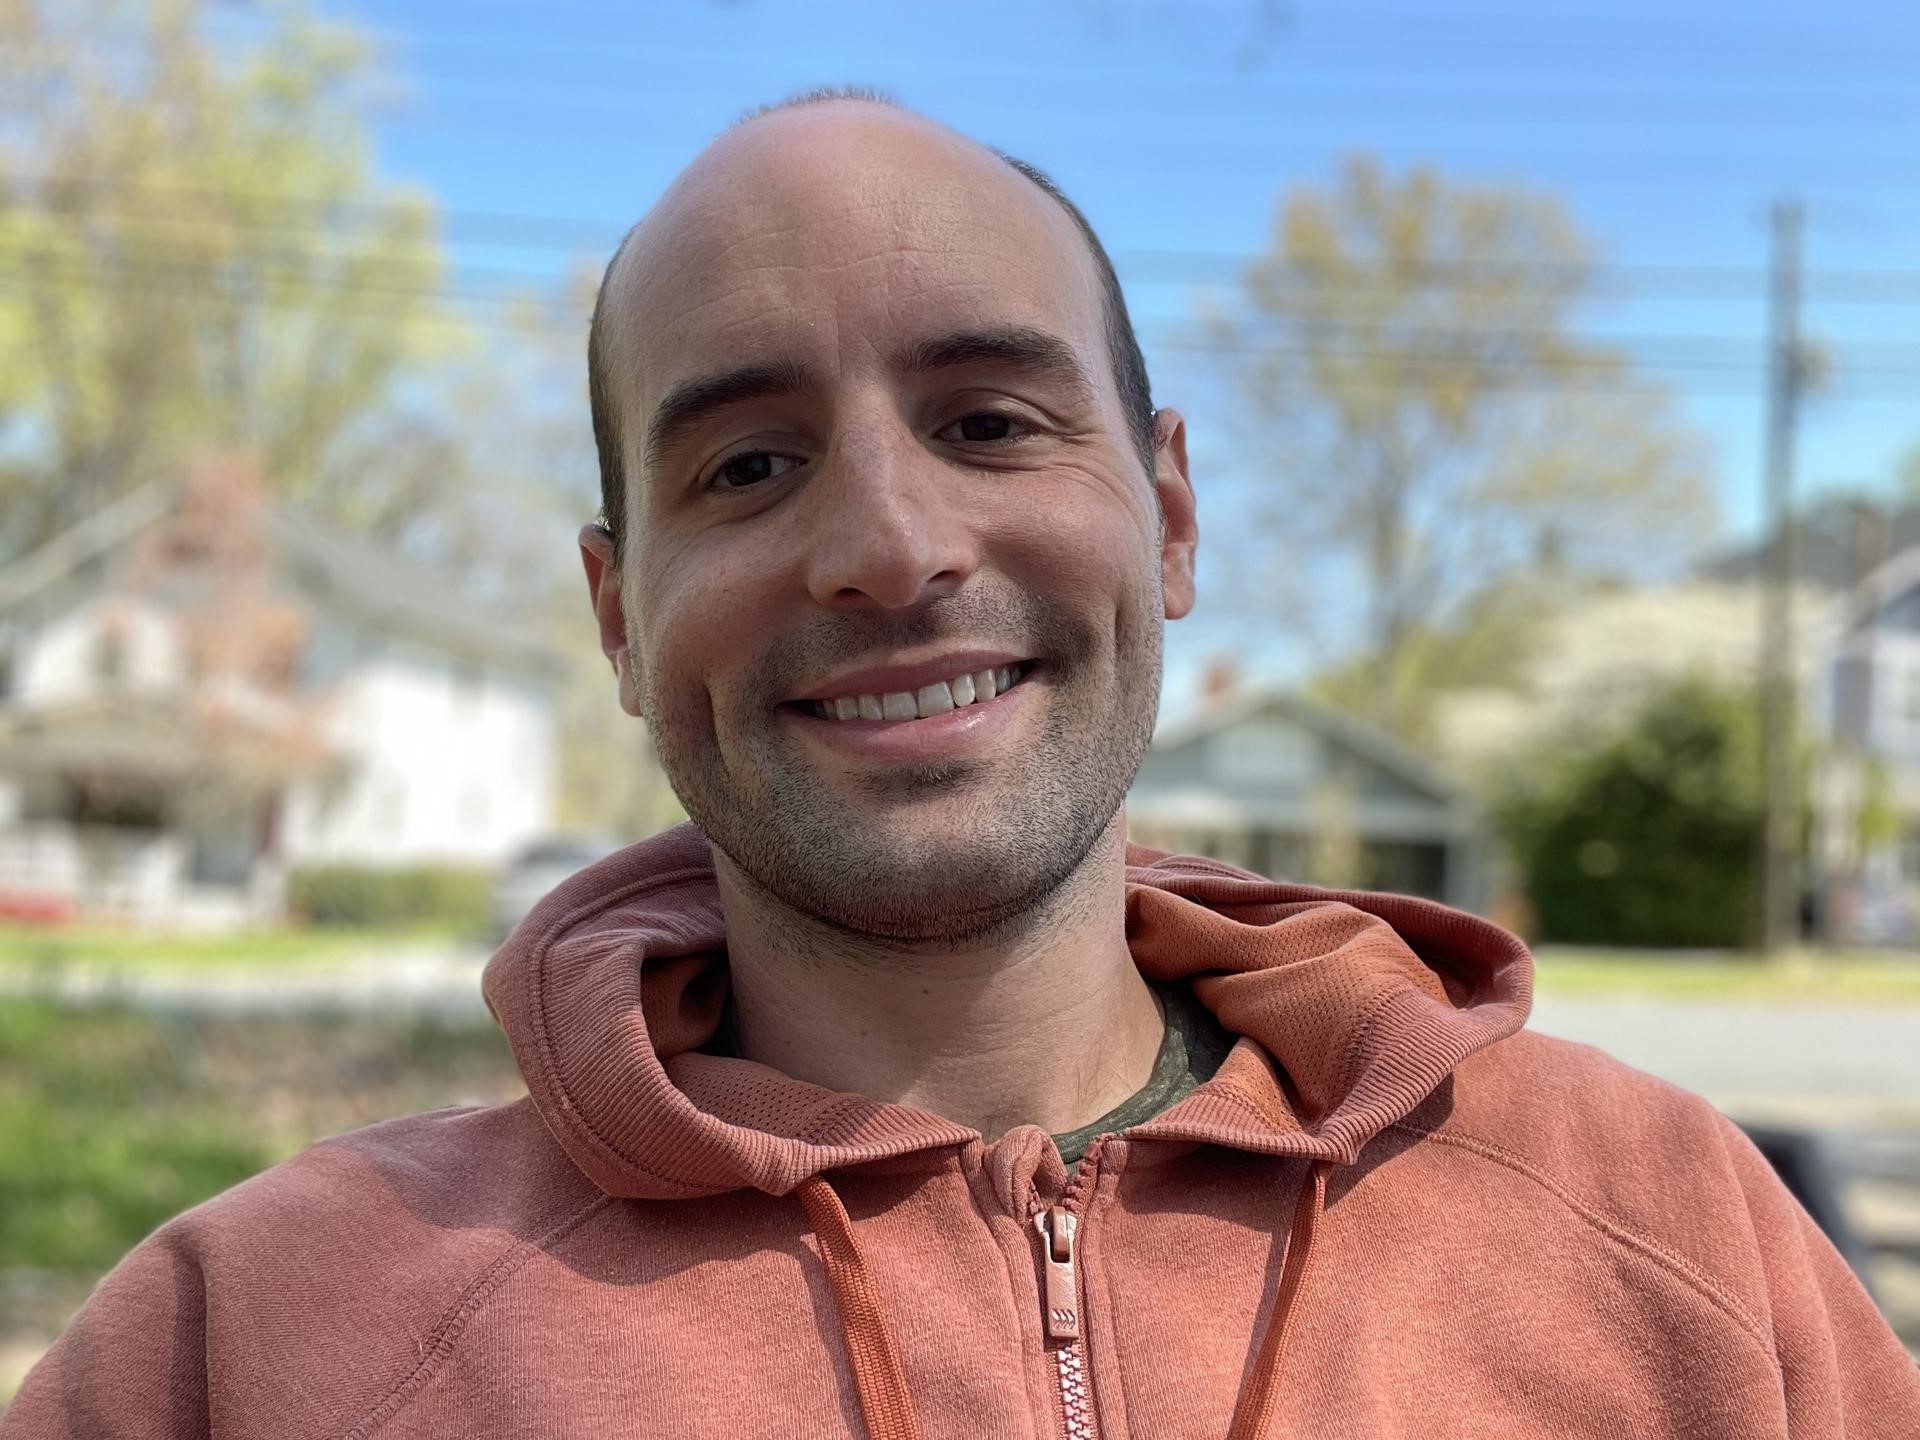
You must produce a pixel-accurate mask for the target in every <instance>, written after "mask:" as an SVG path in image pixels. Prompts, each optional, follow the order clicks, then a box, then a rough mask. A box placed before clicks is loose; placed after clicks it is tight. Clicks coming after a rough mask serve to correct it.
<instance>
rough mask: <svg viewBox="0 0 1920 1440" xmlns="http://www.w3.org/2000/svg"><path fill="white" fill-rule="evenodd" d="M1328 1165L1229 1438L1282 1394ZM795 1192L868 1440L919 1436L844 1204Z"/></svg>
mask: <svg viewBox="0 0 1920 1440" xmlns="http://www.w3.org/2000/svg"><path fill="white" fill-rule="evenodd" d="M1328 1168H1329V1167H1328V1164H1327V1162H1326V1161H1323V1160H1317V1161H1314V1162H1313V1163H1312V1164H1311V1166H1310V1167H1309V1168H1308V1171H1307V1176H1306V1179H1305V1180H1304V1181H1303V1182H1302V1183H1301V1186H1300V1196H1299V1198H1298V1199H1297V1200H1296V1201H1295V1202H1294V1206H1293V1224H1292V1225H1291V1226H1290V1227H1289V1228H1288V1230H1287V1249H1286V1255H1285V1258H1284V1259H1283V1260H1282V1261H1281V1265H1280V1280H1279V1283H1278V1285H1277V1286H1276V1287H1275V1289H1274V1297H1273V1313H1272V1314H1271V1315H1269V1316H1268V1317H1267V1328H1266V1332H1265V1333H1264V1334H1263V1335H1262V1336H1261V1337H1260V1351H1259V1354H1258V1355H1257V1356H1256V1357H1255V1359H1254V1362H1253V1373H1252V1375H1251V1376H1249V1377H1248V1381H1247V1386H1246V1388H1245V1389H1244V1390H1242V1391H1241V1392H1240V1399H1239V1402H1238V1403H1237V1404H1236V1405H1235V1406H1234V1407H1233V1424H1232V1425H1231V1426H1230V1427H1229V1428H1228V1430H1227V1440H1268V1436H1269V1434H1270V1431H1271V1429H1272V1425H1273V1412H1274V1407H1275V1405H1276V1403H1277V1402H1278V1400H1279V1398H1280V1375H1281V1370H1282V1368H1283V1367H1284V1365H1285V1364H1286V1358H1287V1341H1288V1340H1289V1339H1290V1338H1291V1337H1292V1334H1293V1319H1294V1314H1295V1312H1296V1310H1297V1308H1298V1305H1297V1302H1298V1300H1299V1298H1300V1292H1301V1291H1302V1290H1303V1289H1304V1288H1305V1287H1306V1283H1307V1272H1308V1270H1309V1268H1310V1267H1311V1266H1312V1264H1313V1256H1314V1251H1315V1246H1314V1243H1313V1242H1314V1237H1315V1232H1316V1229H1317V1227H1318V1224H1319V1220H1320V1216H1321V1213H1322V1212H1323V1211H1324V1210H1325V1209H1326V1204H1327V1170H1328ZM794 1193H795V1194H797V1195H798V1196H799V1197H800V1203H801V1204H802V1205H804V1206H806V1209H807V1221H808V1223H809V1224H811V1225H812V1226H813V1233H814V1236H815V1238H816V1239H818V1240H819V1242H820V1259H821V1261H822V1263H823V1264H824V1265H825V1266H826V1271H827V1286H828V1288H829V1289H831V1290H832V1291H833V1303H834V1306H835V1308H836V1309H838V1310H839V1312H840V1331H841V1335H842V1337H843V1338H844V1339H845V1341H846V1346H847V1362H848V1365H849V1366H850V1367H851V1368H852V1370H853V1385H854V1389H855V1390H856V1391H857V1392H858V1394H859V1397H860V1414H861V1416H862V1418H863V1419H864V1420H865V1421H866V1426H867V1437H868V1440H920V1422H919V1421H918V1420H916V1419H915V1418H914V1413H913V1396H912V1395H911V1394H910V1393H909V1392H908V1390H907V1372H906V1369H905V1367H904V1366H902V1365H901V1363H900V1351H899V1349H898V1347H896V1346H895V1345H894V1343H893V1332H892V1331H891V1330H889V1329H888V1328H887V1317H886V1314H885V1312H884V1311H883V1310H882V1309H881V1307H880V1289H879V1287H878V1286H877V1285H875V1284H874V1281H873V1272H872V1271H871V1270H869V1269H868V1268H867V1257H866V1255H865V1254H864V1253H862V1251H861V1249H860V1243H859V1241H858V1240H856V1239H855V1238H854V1234H853V1221H852V1219H851V1218H850V1217H849V1216H848V1215H847V1207H846V1206H845V1205H843V1204H842V1203H841V1201H840V1197H839V1195H838V1194H836V1193H835V1192H834V1188H833V1186H832V1185H830V1184H829V1183H828V1182H827V1179H826V1177H825V1176H823V1175H814V1176H811V1177H809V1178H808V1179H806V1180H803V1181H801V1182H800V1184H799V1185H798V1187H796V1189H795V1192H794Z"/></svg>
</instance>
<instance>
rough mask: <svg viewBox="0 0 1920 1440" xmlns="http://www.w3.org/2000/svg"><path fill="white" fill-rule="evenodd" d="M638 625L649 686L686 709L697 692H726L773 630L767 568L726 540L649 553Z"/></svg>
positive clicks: (643, 559)
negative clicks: (729, 549)
mask: <svg viewBox="0 0 1920 1440" xmlns="http://www.w3.org/2000/svg"><path fill="white" fill-rule="evenodd" d="M639 559H640V563H641V564H642V565H643V566H645V567H647V568H645V569H644V570H643V571H642V573H643V574H645V575H646V576H647V577H648V579H647V583H646V584H645V585H644V586H643V587H642V590H641V595H640V599H639V602H638V610H637V613H636V614H635V615H634V616H633V622H634V630H635V632H636V634H637V636H638V637H639V642H640V643H639V649H640V651H641V656H642V660H641V667H642V669H643V671H644V672H645V673H646V675H647V676H648V686H649V689H650V690H652V691H653V692H654V693H655V694H658V695H660V696H661V697H662V699H663V700H664V699H669V698H670V700H671V703H673V704H674V705H676V707H678V708H682V709H684V708H685V707H686V706H687V705H688V704H689V703H690V697H691V696H692V695H693V694H696V693H698V694H701V695H703V696H704V695H706V694H712V695H715V696H720V695H724V694H725V693H726V692H727V690H728V688H729V685H730V682H732V681H733V680H734V678H735V677H737V676H738V675H739V674H740V673H741V672H742V671H744V670H745V669H746V668H747V667H748V666H749V665H750V664H751V662H752V661H753V659H754V658H755V657H756V656H757V655H758V654H759V652H760V645H759V637H762V636H764V635H765V634H766V633H767V629H766V616H765V613H764V612H765V611H766V609H767V604H768V597H767V594H766V590H767V587H766V585H765V584H763V583H756V577H759V578H760V579H761V580H764V578H765V577H764V568H763V567H761V568H756V567H755V566H753V565H751V564H749V563H746V561H745V559H744V557H741V556H737V555H729V554H728V553H726V551H725V550H724V548H721V547H688V548H685V549H683V550H680V551H678V552H675V553H672V554H655V555H643V556H641V557H639Z"/></svg>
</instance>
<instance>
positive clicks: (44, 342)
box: [0, 0, 577, 569]
mask: <svg viewBox="0 0 1920 1440" xmlns="http://www.w3.org/2000/svg"><path fill="white" fill-rule="evenodd" d="M210 18H213V17H210V16H209V14H208V7H207V6H206V4H204V3H203V0H57V3H56V0H22V3H16V4H12V5H7V6H5V7H0V261H4V262H5V273H6V277H7V279H8V282H9V283H7V284H6V285H4V286H0V342H3V343H0V516H3V517H4V519H3V520H0V558H3V557H4V556H6V555H9V554H18V553H20V552H21V551H22V550H25V549H27V548H29V547H31V546H32V545H34V544H36V543H38V542H39V541H41V540H44V539H46V538H48V537H50V536H52V535H54V534H57V533H59V532H60V531H62V530H64V529H65V528H67V527H68V526H69V525H71V524H72V523H74V522H75V521H76V520H78V519H80V518H81V517H83V516H85V515H88V514H91V513H93V512H94V511H96V510H98V509H99V508H100V507H101V506H102V505H103V504H105V503H107V502H108V501H110V500H112V499H113V498H115V497H116V496H118V495H121V494H124V493H126V492H127V491H129V490H131V489H134V488H136V487H137V486H139V485H141V484H143V483H145V482H147V481H150V480H153V479H156V478H171V477H178V476H179V475H180V474H182V473H184V472H185V471H186V470H187V469H188V468H189V467H190V466H191V464H192V463H193V462H194V461H195V459H196V458H198V457H202V456H207V455H215V456H223V457H233V456H246V457H249V458H250V460H251V462H252V463H253V464H254V465H255V466H256V467H257V468H258V470H259V472H260V474H261V475H262V476H263V477H264V478H265V480H266V482H267V484H268V485H269V486H270V487H271V489H272V492H273V494H274V496H275V497H276V498H277V499H279V500H282V501H290V502H293V503H295V504H296V505H299V506H300V507H302V508H303V509H305V510H307V511H308V512H309V513H312V514H314V515H315V516H316V517H317V518H321V519H324V520H327V521H330V522H332V523H334V524H336V525H338V526H339V527H340V528H343V529H346V530H349V531H353V532H358V533H363V534H366V533H373V534H378V535H380V536H381V537H382V538H383V539H385V540H387V541H388V542H389V543H390V544H392V545H393V547H394V548H397V549H403V550H404V549H407V548H408V545H409V543H410V542H411V541H413V540H414V539H415V538H416V537H415V532H423V533H424V534H425V535H426V536H427V539H426V541H425V542H423V543H424V548H425V549H427V550H428V551H432V550H434V548H435V545H436V544H438V548H439V549H440V550H441V551H445V552H449V553H451V552H452V551H455V550H457V548H458V547H457V546H454V545H450V544H448V543H446V542H445V540H444V536H445V533H446V532H447V531H448V530H449V528H450V527H453V528H457V527H458V526H460V525H465V526H467V527H468V528H469V529H471V528H472V527H473V526H474V525H475V523H476V522H477V521H478V518H479V517H478V515H477V514H476V512H477V510H478V508H479V507H478V504H477V501H476V495H475V490H476V480H477V479H480V478H484V479H486V480H488V481H498V480H501V479H502V478H504V477H503V476H502V473H501V471H500V469H499V467H498V466H497V465H495V464H494V463H493V462H492V461H491V460H490V458H489V456H488V453H487V451H486V449H485V448H484V447H483V446H480V445H476V444H472V443H469V442H466V441H465V440H464V438H463V437H464V434H465V430H464V429H463V426H462V421H461V416H460V414H459V407H460V406H461V405H463V404H467V403H471V402H472V401H473V399H474V397H475V394H476V392H485V393H486V394H487V396H488V398H489V399H491V400H493V401H494V402H495V403H493V404H492V405H490V406H488V407H487V408H486V409H484V410H479V411H475V412H472V413H477V414H480V415H483V416H485V417H487V419H488V420H489V421H490V422H491V423H492V424H493V425H495V426H496V427H502V428H504V427H505V426H507V425H509V424H510V423H511V417H512V416H513V415H516V414H518V415H524V414H525V413H526V410H527V406H526V405H525V404H524V403H518V402H516V403H509V404H508V405H506V406H505V407H504V410H503V407H502V406H501V405H499V404H498V403H497V402H498V400H499V397H500V395H502V394H504V393H506V392H507V391H508V390H509V389H510V387H509V385H508V384H507V383H506V380H505V379H504V378H503V377H504V376H505V374H506V366H505V365H503V364H502V363H501V359H500V356H501V353H502V352H503V351H504V350H506V349H510V348H511V344H510V342H503V343H501V344H496V345H494V346H493V347H491V349H490V350H483V348H482V347H481V346H480V345H479V344H478V343H477V340H476V337H475V336H474V334H473V332H472V329H471V327H470V326H469V324H468V323H467V321H466V319H465V318H464V317H463V316H462V315H461V314H460V313H458V312H456V311H455V310H454V308H453V307H452V306H451V305H450V304H449V303H448V301H447V299H446V298H445V291H444V271H445V262H444V258H443V255H442V251H441V248H440V245H439V241H438V239H437V237H436V233H435V224H434V215H433V207H432V205H431V204H430V203H429V201H428V199H427V198H426V197H425V196H423V195H420V194H416V193H412V192H409V191H406V190H404V189H402V188H400V187H397V186H393V185H390V184H386V183H383V182H381V181H379V180H377V179H376V178H375V176H374V174H373V170H372V166H371V161H370V157H369V145H368V140H367V130H366V124H365V116H366V114H367V101H366V97H365V95H364V93H363V91H362V78H361V77H362V74H363V68H362V67H363V63H364V60H365V58H366V46H365V44H364V42H363V41H362V40H361V39H360V38H359V37H358V36H357V35H356V34H355V32H353V31H352V30H350V29H348V28H345V27H343V26H339V25H334V24H325V23H321V22H320V21H318V20H316V19H314V18H313V17H311V16H310V15H309V14H308V13H307V12H306V10H305V9H304V8H303V6H302V5H301V4H300V3H298V0H279V3H272V4H268V5H266V6H264V7H262V8H261V9H258V10H252V11H249V12H246V13H244V14H241V15H239V16H235V15H232V14H225V15H222V16H219V17H218V18H220V19H223V20H228V21H232V20H236V19H237V20H238V21H240V22H241V23H242V28H241V30H240V31H239V32H238V33H237V35H233V34H229V35H228V41H227V43H223V44H215V43H214V42H213V41H212V40H211V39H210V38H209V21H210ZM549 388H551V387H550V386H549ZM521 393H525V392H521ZM569 398H570V399H573V400H575V401H576V403H577V395H575V396H570V397H569ZM467 424H468V425H469V426H470V425H471V415H469V417H468V419H467ZM489 438H493V437H489ZM370 457H377V460H376V461H374V462H373V463H370ZM550 473H551V472H550V471H543V472H541V475H542V479H543V480H544V479H546V477H547V476H548V475H549V474H550ZM482 493H485V491H484V487H482ZM494 528H495V529H496V532H504V533H523V531H524V527H513V526H509V527H499V526H498V524H497V519H496V523H495V527H494ZM436 536H438V537H440V539H439V540H438V541H436V540H435V538H434V537H436ZM502 568H503V569H510V568H511V567H502Z"/></svg>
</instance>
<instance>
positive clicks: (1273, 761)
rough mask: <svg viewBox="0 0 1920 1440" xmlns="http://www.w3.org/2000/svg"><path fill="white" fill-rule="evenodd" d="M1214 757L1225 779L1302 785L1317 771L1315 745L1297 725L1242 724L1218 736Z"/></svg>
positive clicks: (1268, 783) (1219, 772)
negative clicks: (1315, 767)
mask: <svg viewBox="0 0 1920 1440" xmlns="http://www.w3.org/2000/svg"><path fill="white" fill-rule="evenodd" d="M1213 760H1214V772H1215V773H1216V774H1217V775H1218V776H1219V778H1220V779H1222V780H1228V781H1240V782H1243V783H1244V782H1251V783H1254V784H1258V785H1263V786H1267V787H1290V786H1298V785H1300V784H1302V783H1304V782H1305V781H1306V779H1307V777H1308V776H1309V775H1310V774H1311V773H1312V771H1313V746H1312V742H1311V741H1310V740H1309V739H1308V737H1307V734H1306V732H1304V731H1303V730H1301V729H1299V728H1298V727H1297V726H1293V725H1274V724H1264V725H1262V724H1250V725H1241V726H1237V727H1235V728H1234V729H1231V730H1227V731H1224V732H1222V733H1221V734H1219V735H1217V736H1215V737H1214V741H1213Z"/></svg>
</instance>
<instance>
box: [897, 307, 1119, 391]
mask: <svg viewBox="0 0 1920 1440" xmlns="http://www.w3.org/2000/svg"><path fill="white" fill-rule="evenodd" d="M893 363H894V366H895V368H896V369H899V370H902V371H905V372H907V373H909V374H925V373H927V372H929V371H934V370H952V369H958V368H960V367H962V366H967V365H997V366H1000V367H1001V368H1002V369H1009V370H1017V371H1021V372H1023V373H1025V374H1027V375H1030V376H1032V377H1033V378H1035V379H1037V380H1052V381H1056V382H1060V383H1064V384H1066V385H1067V386H1068V387H1070V388H1071V389H1072V390H1073V391H1074V392H1075V393H1076V397H1077V398H1082V399H1086V398H1091V397H1092V395H1093V393H1094V389H1093V382H1092V380H1090V379H1089V378H1088V376H1087V369H1086V367H1085V366H1084V365H1082V364H1081V363H1080V357H1079V356H1077V355H1075V354H1074V353H1073V347H1072V346H1071V345H1069V344H1068V343H1067V342H1066V341H1064V340H1062V339H1061V338H1060V337H1059V336H1058V335H1050V334H1048V333H1047V332H1046V331H1045V330H1035V329H1033V328H1032V327H1031V326H1026V325H1003V326H997V327H995V328H992V329H988V330H959V331H955V332H954V333H952V334H950V335H938V336H935V337H933V338H932V339H928V340H920V341H916V342H915V343H914V344H912V345H909V346H907V347H906V348H905V349H904V350H902V351H900V352H899V353H898V354H897V355H895V357H894V362H893Z"/></svg>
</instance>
